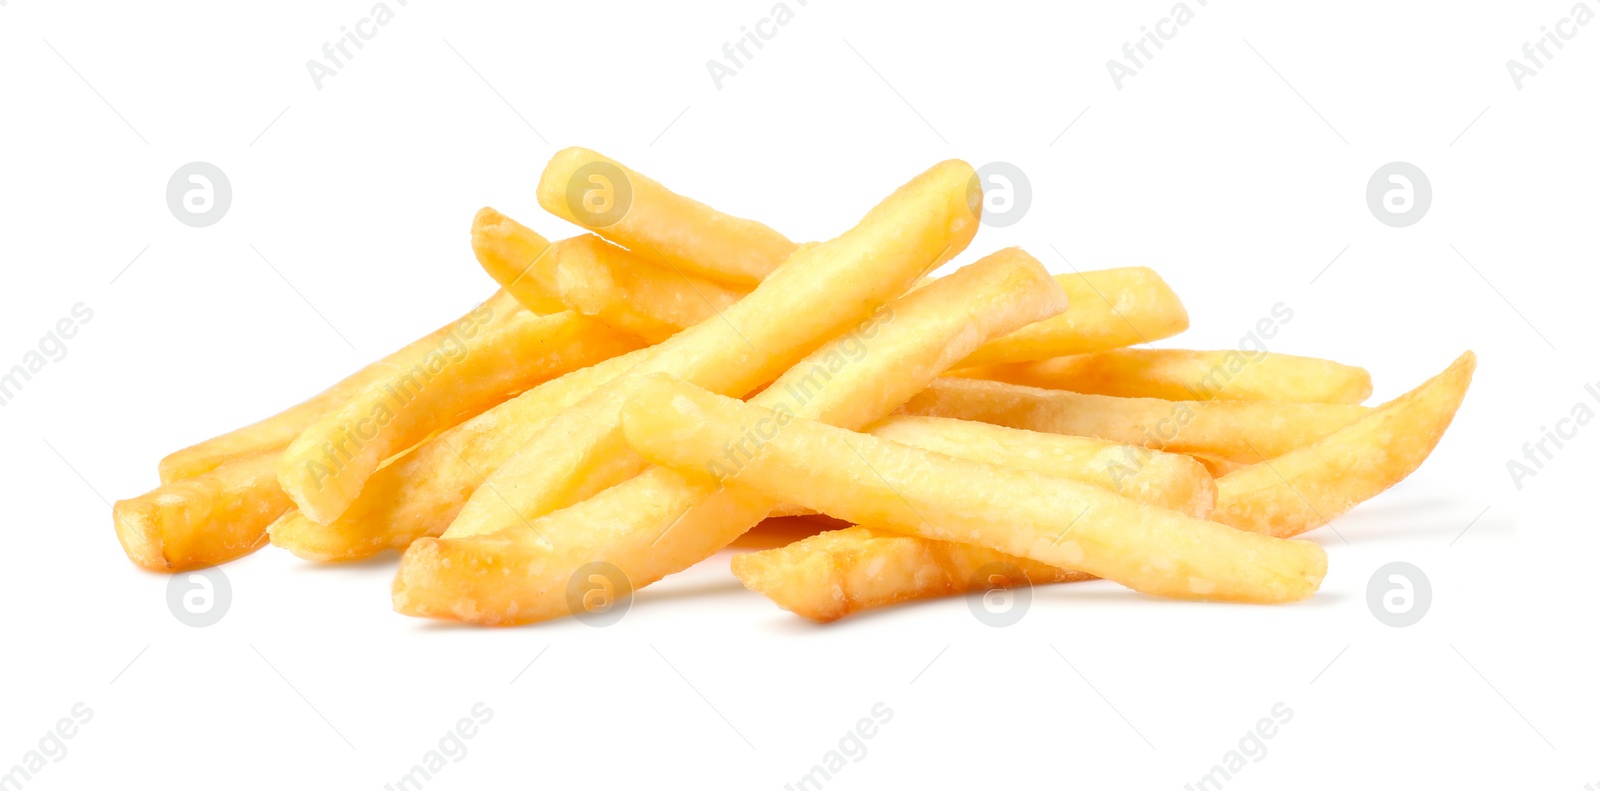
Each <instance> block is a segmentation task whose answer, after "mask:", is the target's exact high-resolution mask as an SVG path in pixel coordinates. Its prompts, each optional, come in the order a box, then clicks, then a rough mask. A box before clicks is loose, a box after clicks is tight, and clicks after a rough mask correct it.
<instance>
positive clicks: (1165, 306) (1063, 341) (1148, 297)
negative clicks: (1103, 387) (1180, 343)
mask: <svg viewBox="0 0 1600 791" xmlns="http://www.w3.org/2000/svg"><path fill="white" fill-rule="evenodd" d="M1056 280H1057V281H1059V282H1060V283H1061V286H1062V288H1065V289H1066V290H1067V302H1068V304H1070V305H1072V308H1071V309H1070V310H1068V311H1067V312H1065V313H1063V314H1061V315H1059V316H1056V317H1055V318H1052V319H1047V320H1045V321H1041V322H1039V323H1037V324H1033V325H1030V326H1027V327H1023V328H1022V329H1020V330H1017V331H1016V332H1013V333H1011V334H1010V335H1007V336H1006V337H1004V338H996V339H995V340H994V341H992V342H990V343H988V344H985V345H984V346H983V348H981V349H978V350H977V351H976V352H973V353H972V355H971V356H969V357H968V358H967V359H965V360H963V361H961V364H960V365H959V366H957V367H958V368H970V367H972V366H975V365H989V364H991V363H1010V362H1025V361H1028V360H1047V359H1050V358H1052V357H1061V356H1063V355H1068V354H1083V353H1085V352H1095V351H1100V350H1102V349H1116V348H1121V347H1123V346H1132V345H1134V344H1136V343H1150V342H1152V341H1158V340H1161V339H1162V338H1170V337H1172V336H1174V335H1177V334H1178V333H1180V332H1183V331H1184V330H1186V329H1188V328H1189V312H1188V311H1187V310H1185V309H1184V307H1183V303H1182V302H1181V301H1179V300H1178V295H1177V294H1175V293H1173V291H1172V287H1171V286H1168V285H1167V282H1166V281H1165V280H1162V279H1161V276H1160V275H1157V274H1156V273H1155V272H1154V271H1153V270H1150V269H1146V268H1145V267H1142V266H1132V267H1124V268H1121V269H1102V270H1098V271H1093V272H1082V273H1074V274H1070V275H1057V276H1056Z"/></svg>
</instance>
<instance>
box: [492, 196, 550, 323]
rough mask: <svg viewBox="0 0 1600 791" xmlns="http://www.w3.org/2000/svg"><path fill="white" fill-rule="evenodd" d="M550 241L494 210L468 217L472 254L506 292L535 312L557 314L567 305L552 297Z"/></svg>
mask: <svg viewBox="0 0 1600 791" xmlns="http://www.w3.org/2000/svg"><path fill="white" fill-rule="evenodd" d="M549 250H550V240H549V239H546V238H544V237H543V236H540V235H539V234H538V233H536V232H535V231H534V230H533V229H532V228H529V227H527V226H525V225H523V224H521V223H519V222H517V221H516V220H513V219H511V218H510V217H507V216H505V215H504V214H501V213H500V212H498V211H495V210H494V209H491V208H488V207H484V208H482V209H479V210H478V213H477V214H476V215H474V216H473V218H472V253H473V255H475V256H476V257H477V259H478V265H479V266H482V267H483V271H485V272H487V273H489V276H490V277H492V278H494V281H495V282H496V283H499V284H500V287H501V288H502V289H505V291H506V293H508V294H510V295H512V296H513V297H515V298H516V299H517V301H518V302H521V303H522V304H523V305H524V306H525V307H527V308H528V309H529V310H531V311H533V312H535V313H560V312H561V311H563V310H566V309H567V305H566V304H564V303H563V302H562V301H561V298H560V297H559V296H557V295H556V292H555V283H554V280H555V278H554V276H553V275H552V274H551V265H552V263H553V260H552V259H551V258H550V256H549V255H548V254H547V253H548V251H549Z"/></svg>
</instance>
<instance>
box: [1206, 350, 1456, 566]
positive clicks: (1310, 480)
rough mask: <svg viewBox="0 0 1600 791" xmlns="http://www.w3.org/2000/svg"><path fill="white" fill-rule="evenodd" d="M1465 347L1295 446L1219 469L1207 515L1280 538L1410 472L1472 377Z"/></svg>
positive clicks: (1453, 411) (1447, 424) (1441, 433)
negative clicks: (1409, 384)
mask: <svg viewBox="0 0 1600 791" xmlns="http://www.w3.org/2000/svg"><path fill="white" fill-rule="evenodd" d="M1477 364H1478V361H1477V357H1476V356H1475V355H1473V353H1472V352H1467V353H1465V354H1463V355H1461V357H1459V358H1458V359H1457V360H1456V361H1455V362H1454V363H1452V364H1451V365H1450V367H1449V368H1446V369H1445V370H1444V371H1443V372H1442V373H1440V374H1439V375H1437V376H1435V377H1433V378H1432V379H1429V380H1428V381H1426V382H1424V383H1422V384H1421V385H1419V386H1418V387H1417V388H1416V389H1415V390H1412V391H1411V392H1409V393H1406V394H1405V395H1403V396H1400V397H1399V398H1396V399H1394V400H1393V401H1390V402H1388V403H1386V404H1384V405H1383V406H1381V407H1378V409H1376V410H1375V411H1373V412H1372V413H1371V414H1369V415H1367V416H1365V417H1363V418H1361V419H1360V420H1357V421H1355V422H1353V423H1351V424H1349V425H1348V426H1345V427H1344V428H1341V429H1339V430H1338V431H1335V432H1333V433H1332V434H1329V435H1327V436H1325V437H1323V438H1322V439H1319V440H1317V441H1316V442H1313V443H1311V444H1309V445H1306V446H1305V447H1302V448H1297V449H1295V450H1292V451H1290V452H1288V453H1286V454H1284V455H1282V456H1278V457H1276V458H1273V459H1270V460H1267V461H1263V462H1260V463H1258V464H1254V465H1251V466H1249V467H1246V468H1244V469H1241V470H1238V471H1237V472H1231V473H1229V474H1227V475H1224V476H1223V477H1222V478H1220V479H1219V480H1218V481H1217V511H1216V513H1215V515H1214V517H1213V518H1215V519H1216V521H1218V522H1221V523H1223V524H1226V525H1232V526H1233V527H1236V528H1238V529H1240V530H1248V531H1250V532H1252V533H1262V534H1265V535H1271V536H1279V537H1287V536H1294V535H1299V534H1301V533H1304V532H1305V531H1307V530H1310V529H1312V528H1315V527H1320V526H1322V525H1324V524H1327V523H1328V521H1329V520H1331V519H1333V518H1334V517H1336V516H1339V515H1340V514H1343V513H1344V512H1346V511H1348V510H1350V509H1351V508H1352V507H1353V506H1355V505H1356V504H1357V503H1360V502H1363V501H1365V500H1368V499H1371V498H1372V497H1374V496H1376V495H1378V494H1380V493H1382V492H1383V491H1384V490H1385V489H1388V488H1389V487H1390V486H1393V485H1395V484H1396V483H1398V482H1400V480H1401V479H1402V478H1405V477H1406V476H1407V475H1410V474H1411V473H1412V472H1414V471H1415V470H1416V469H1417V467H1419V466H1421V464H1422V462H1423V461H1424V460H1425V459H1427V458H1428V454H1430V453H1432V452H1433V448H1434V446H1436V445H1438V444H1439V438H1440V437H1443V436H1444V431H1445V429H1447V428H1449V427H1450V421H1451V420H1452V419H1454V418H1455V415H1456V410H1457V409H1459V408H1460V407H1461V401H1462V399H1463V398H1465V397H1466V394H1467V387H1468V386H1469V385H1471V384H1472V372H1473V371H1474V370H1475V369H1476V368H1477Z"/></svg>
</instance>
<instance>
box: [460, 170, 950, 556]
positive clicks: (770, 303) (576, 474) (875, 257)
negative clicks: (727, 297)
mask: <svg viewBox="0 0 1600 791" xmlns="http://www.w3.org/2000/svg"><path fill="white" fill-rule="evenodd" d="M972 175H973V170H972V166H971V165H968V164H967V163H965V162H961V161H960V160H950V161H947V162H943V163H940V164H938V165H935V166H934V167H932V168H930V169H928V170H927V171H925V172H924V173H922V174H921V175H919V176H917V177H916V178H914V179H912V180H911V181H910V182H908V183H907V184H905V185H904V186H902V187H901V188H900V189H898V190H896V191H895V192H894V194H892V195H890V196H889V197H888V198H886V199H884V201H883V202H882V203H880V204H878V205H877V206H876V207H874V208H873V209H872V210H871V211H869V212H868V213H867V215H866V216H865V217H864V218H862V220H861V222H860V223H859V224H857V225H856V226H855V227H854V228H852V229H850V230H848V231H846V232H844V233H843V234H842V235H840V236H839V237H837V238H835V239H833V240H831V241H828V242H825V243H823V244H820V245H817V246H816V247H812V248H808V249H802V250H800V251H799V252H797V253H795V254H794V256H793V257H792V258H791V259H789V261H788V262H787V263H785V264H784V265H783V266H782V267H781V268H779V269H778V270H777V271H776V272H774V273H773V274H772V276H771V277H769V278H767V279H766V280H765V281H764V282H762V284H761V285H760V286H757V287H756V289H755V290H754V291H752V292H750V295H749V296H748V297H745V298H744V299H742V300H740V301H739V302H737V303H735V304H734V305H733V306H731V307H729V308H728V310H727V311H725V312H723V313H722V314H721V315H720V316H717V317H715V318H712V319H708V320H706V321H704V322H702V323H700V324H697V325H695V326H694V327H693V328H691V329H688V330H684V331H683V332H681V333H679V334H677V335H674V336H673V337H672V338H670V339H668V340H667V341H666V342H664V343H662V344H660V345H659V346H657V347H655V350H656V354H655V355H654V356H652V357H651V358H650V360H649V361H648V362H645V363H643V364H641V365H639V366H638V367H637V368H635V369H634V370H633V371H630V372H629V374H628V375H627V376H624V377H621V378H619V379H618V380H617V381H616V382H615V383H613V384H612V385H609V386H607V387H605V388H602V389H601V390H600V391H598V392H596V393H595V394H594V395H593V396H591V397H590V398H587V399H585V400H584V401H583V402H582V403H580V404H578V405H576V406H574V407H573V408H572V409H570V410H568V411H567V412H566V413H564V414H562V415H560V416H558V417H557V418H555V419H553V420H551V421H550V422H549V423H548V424H546V425H545V427H544V429H543V430H542V431H541V432H540V434H539V435H538V436H537V437H535V438H534V439H533V440H532V441H530V442H529V443H528V444H527V445H525V446H524V447H523V448H522V449H521V450H519V451H518V452H517V454H516V455H515V456H513V457H512V458H511V459H510V460H508V461H507V462H506V463H505V464H504V465H503V466H502V467H501V468H500V469H499V470H498V471H497V472H495V473H494V474H493V475H491V476H490V477H489V483H491V484H493V486H492V487H485V488H481V489H479V490H478V491H477V492H475V493H474V494H473V496H472V497H471V498H470V499H469V500H468V501H467V504H466V505H465V506H464V507H463V508H462V509H461V513H460V514H458V515H457V516H456V521H455V522H454V523H452V524H451V526H450V528H449V530H447V531H446V533H445V535H447V536H451V537H460V536H467V535H479V534H484V533H493V532H495V531H497V530H501V529H503V528H506V527H510V526H513V525H518V524H522V523H523V522H526V521H527V520H529V519H533V518H535V517H538V516H542V515H544V514H547V513H550V512H551V511H555V510H558V509H561V508H564V507H566V506H568V505H572V504H573V503H576V502H579V501H581V500H582V499H584V497H585V496H586V493H589V492H593V491H597V490H599V489H603V488H604V487H606V486H610V485H612V484H615V483H618V482H620V481H622V480H626V479H627V478H628V477H629V476H631V475H633V474H637V473H638V472H640V471H641V470H643V469H644V466H645V464H644V461H643V460H642V459H639V458H638V456H637V455H636V454H634V453H633V452H632V451H630V450H628V447H627V444H626V443H625V442H623V439H622V430H621V426H620V425H619V422H618V417H617V411H618V410H619V409H620V408H621V407H622V404H623V403H625V402H626V401H627V400H628V399H629V398H630V397H631V394H632V392H633V387H634V384H635V382H636V381H637V380H638V379H639V378H640V377H641V376H643V375H647V374H650V373H656V372H663V373H670V374H673V375H675V376H679V377H682V378H684V379H687V380H688V381H691V382H694V383H696V384H698V385H702V386H704V387H706V388H708V389H710V390H712V391H714V392H718V393H731V394H735V395H743V394H745V393H748V392H750V391H751V390H754V389H755V388H756V387H759V386H761V385H762V384H765V383H766V382H768V381H770V380H771V379H772V378H773V377H775V376H777V375H778V374H779V373H780V372H782V371H783V370H784V369H786V368H788V367H789V366H791V365H793V364H794V363H796V362H798V361H799V360H800V358H801V357H803V356H805V355H806V354H807V353H809V352H811V351H812V350H813V349H815V348H817V347H818V346H820V345H821V344H822V342H823V341H824V340H826V339H828V338H832V337H835V336H838V335H840V334H842V333H844V332H845V331H846V330H848V329H849V328H851V327H853V326H855V325H856V324H858V323H860V322H862V321H863V320H865V319H867V318H868V317H869V316H871V315H873V313H874V311H881V310H882V306H883V305H884V304H885V303H887V302H889V301H890V300H892V299H894V298H895V297H896V296H898V295H899V294H901V293H903V292H904V291H905V290H906V289H907V288H908V287H909V286H910V285H911V284H912V283H914V282H915V281H916V280H917V278H919V277H921V276H922V275H923V274H925V273H927V272H928V271H931V270H932V269H934V268H937V267H938V266H939V265H940V264H942V263H944V262H945V261H947V260H949V258H950V257H951V256H954V255H956V254H957V253H959V252H961V251H962V250H963V249H965V248H966V245H967V243H968V242H970V241H971V240H972V236H973V234H974V233H975V232H976V231H977V226H978V214H977V213H976V212H977V211H978V209H977V208H975V206H974V204H972V203H970V202H969V201H971V200H972V198H973V197H974V196H973V195H972V194H971V192H970V186H971V179H972Z"/></svg>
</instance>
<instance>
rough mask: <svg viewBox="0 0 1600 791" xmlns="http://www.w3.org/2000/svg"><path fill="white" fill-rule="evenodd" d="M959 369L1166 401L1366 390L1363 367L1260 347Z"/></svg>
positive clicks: (1333, 398) (1346, 399)
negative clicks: (1275, 351) (1254, 348)
mask: <svg viewBox="0 0 1600 791" xmlns="http://www.w3.org/2000/svg"><path fill="white" fill-rule="evenodd" d="M957 375H958V376H964V377H968V378H971V379H993V380H995V381H997V382H1006V383H1008V384H1014V385H1025V386H1028V387H1042V388H1045V389H1049V390H1071V391H1073V392H1074V393H1093V394H1097V395H1110V396H1122V397H1124V398H1164V399H1166V400H1168V401H1296V402H1302V403H1321V404H1359V403H1361V402H1362V401H1365V400H1367V396H1370V395H1372V377H1371V376H1370V375H1369V374H1368V373H1367V372H1366V370H1365V369H1362V368H1357V367H1355V366H1350V365H1340V364H1338V363H1336V362H1332V361H1330V360H1319V359H1317V358H1315V357H1295V356H1293V355H1288V354H1276V353H1270V352H1264V351H1259V350H1241V349H1229V350H1227V351H1214V352H1197V351H1190V350H1188V349H1108V350H1106V351H1101V352H1091V353H1089V354H1075V355H1071V356H1068V357H1057V358H1055V359H1053V360H1039V361H1036V362H1027V363H999V364H996V365H985V366H979V367H977V368H968V369H966V370H963V371H960V372H959V373H958V374H957Z"/></svg>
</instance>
